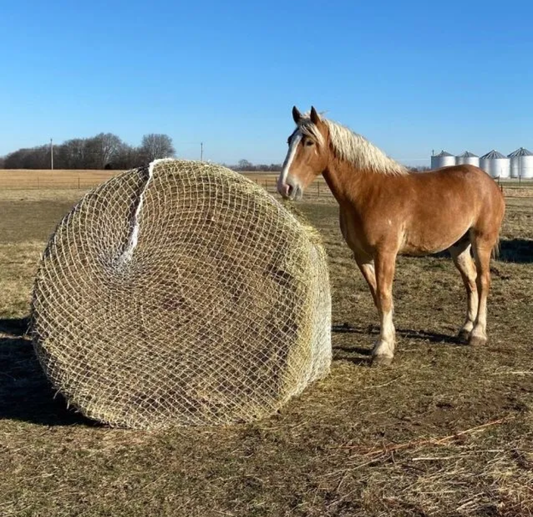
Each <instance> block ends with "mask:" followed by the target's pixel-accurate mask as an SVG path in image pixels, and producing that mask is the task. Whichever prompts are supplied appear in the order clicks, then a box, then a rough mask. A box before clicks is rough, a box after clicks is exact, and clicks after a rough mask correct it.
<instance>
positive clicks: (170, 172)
mask: <svg viewBox="0 0 533 517" xmlns="http://www.w3.org/2000/svg"><path fill="white" fill-rule="evenodd" d="M137 230H138V231H139V233H138V242H136V238H135V237H134V235H135V233H136V231H137ZM130 252H131V253H130ZM330 305H331V301H330V294H329V283H328V272H327V266H326V257H325V252H324V250H323V248H322V246H321V245H320V243H319V242H318V241H317V238H316V235H315V234H314V233H313V232H311V231H310V230H309V229H307V228H306V226H305V225H303V224H301V223H300V222H298V220H297V219H296V218H295V217H294V216H293V215H291V214H290V213H289V212H288V211H287V210H285V209H284V208H283V207H282V206H281V205H280V204H279V203H278V202H277V201H275V200H274V199H273V198H272V197H271V196H270V195H268V194H267V193H265V192H264V191H263V189H262V188H261V187H259V186H257V185H256V184H254V183H253V182H252V181H250V180H248V179H246V178H244V177H242V176H240V175H238V174H236V173H234V172H232V171H229V170H228V169H225V168H223V167H220V166H215V165H208V164H203V163H199V162H184V161H174V160H166V161H160V162H157V163H154V164H153V165H152V166H151V167H150V168H148V169H136V170H133V171H129V172H126V173H123V174H121V175H119V176H117V177H115V178H113V179H111V180H109V181H108V182H106V183H105V184H103V185H102V186H101V187H99V188H97V189H95V190H94V191H92V192H90V193H89V194H87V195H86V196H85V197H84V198H83V199H82V201H81V202H80V203H78V204H77V205H76V206H75V207H74V209H73V210H72V211H71V212H70V213H69V214H68V215H67V216H66V217H65V219H64V220H63V221H62V222H61V224H60V225H59V226H58V228H57V230H56V232H55V234H54V235H53V237H52V239H51V240H50V242H49V244H48V247H47V249H46V251H45V253H44V255H43V258H42V261H41V264H40V267H39V270H38V274H37V278H36V282H35V287H34V297H33V308H32V316H33V331H34V346H35V349H36V351H37V354H38V356H39V359H40V361H41V364H42V365H43V367H44V369H45V371H46V373H47V375H48V376H49V378H50V379H51V380H52V382H53V384H54V385H55V386H56V387H57V389H59V390H60V391H61V392H62V393H63V395H64V396H65V397H66V398H67V400H69V401H70V402H71V403H72V404H73V405H74V406H76V407H78V408H79V409H80V410H81V411H82V412H83V413H84V414H85V415H87V416H89V417H91V418H94V419H97V420H100V421H102V422H106V423H109V424H112V425H117V426H126V427H132V428H141V429H148V428H162V427H167V426H170V425H202V424H223V423H230V422H237V421H250V420H254V419H256V418H260V417H262V416H264V415H267V414H270V413H272V412H274V411H275V410H277V409H278V408H279V407H281V406H282V405H283V404H284V403H285V402H286V401H287V400H288V399H289V398H290V397H291V396H294V395H296V394H298V393H300V392H301V391H302V390H303V389H304V387H305V386H306V385H307V384H308V383H309V382H312V381H313V380H315V379H317V378H320V377H322V376H324V375H325V374H326V373H327V371H328V370H329V365H330V361H331V341H330V339H331V337H330V312H331V308H330Z"/></svg>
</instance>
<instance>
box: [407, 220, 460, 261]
mask: <svg viewBox="0 0 533 517" xmlns="http://www.w3.org/2000/svg"><path fill="white" fill-rule="evenodd" d="M467 232H468V227H467V226H465V227H461V228H457V229H455V230H452V231H450V230H446V231H443V232H439V231H438V230H434V231H430V230H428V229H425V230H422V231H419V232H416V233H415V232H406V234H405V236H404V239H403V242H402V245H401V246H400V250H399V252H400V254H401V255H414V256H423V255H431V254H432V253H439V252H441V251H444V250H446V249H448V248H449V247H450V246H453V245H454V244H455V243H456V242H457V241H459V240H461V238H462V237H464V235H465V234H466V233H467Z"/></svg>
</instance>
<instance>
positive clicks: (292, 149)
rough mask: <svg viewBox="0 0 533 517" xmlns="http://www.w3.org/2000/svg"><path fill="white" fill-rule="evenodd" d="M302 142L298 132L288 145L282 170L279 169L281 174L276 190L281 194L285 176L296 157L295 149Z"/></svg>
mask: <svg viewBox="0 0 533 517" xmlns="http://www.w3.org/2000/svg"><path fill="white" fill-rule="evenodd" d="M301 140H302V134H301V133H300V131H296V132H295V133H294V135H293V136H292V139H291V141H290V144H289V150H288V151H287V156H286V157H285V161H284V162H283V168H282V169H281V174H280V175H279V179H278V190H279V191H280V193H281V188H282V187H283V185H286V183H287V176H288V175H289V170H290V168H291V165H292V162H293V160H294V157H295V156H296V149H298V144H299V143H300V141H301Z"/></svg>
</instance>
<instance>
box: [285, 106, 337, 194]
mask: <svg viewBox="0 0 533 517" xmlns="http://www.w3.org/2000/svg"><path fill="white" fill-rule="evenodd" d="M292 118H293V119H294V122H295V123H296V129H295V130H294V132H293V133H292V135H291V136H290V137H289V139H288V141H287V143H288V144H289V150H288V151H287V156H286V157H285V161H284V162H283V168H282V170H281V174H280V175H279V178H278V192H279V193H280V194H281V195H282V196H283V197H284V198H289V199H300V198H301V197H302V195H303V192H304V190H305V189H306V187H307V186H308V185H309V184H310V183H311V182H312V181H313V180H314V179H315V178H316V177H317V176H318V175H319V174H321V173H322V172H324V170H325V169H326V167H327V163H328V162H327V160H328V147H327V137H328V129H327V126H326V123H325V122H324V121H323V120H322V119H321V118H320V115H319V114H318V113H317V112H316V110H315V108H313V107H312V108H311V112H310V114H309V115H308V116H307V115H302V114H301V113H300V112H299V111H298V108H296V106H294V108H292Z"/></svg>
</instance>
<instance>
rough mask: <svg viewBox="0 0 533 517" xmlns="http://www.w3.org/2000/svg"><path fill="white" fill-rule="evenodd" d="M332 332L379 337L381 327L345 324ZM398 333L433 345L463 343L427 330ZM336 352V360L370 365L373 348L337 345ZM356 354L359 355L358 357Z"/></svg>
mask: <svg viewBox="0 0 533 517" xmlns="http://www.w3.org/2000/svg"><path fill="white" fill-rule="evenodd" d="M331 331H332V333H334V334H359V335H365V336H368V335H370V336H378V335H379V327H377V326H374V325H369V326H366V327H363V326H352V325H348V324H347V323H344V324H343V325H333V326H332V327H331ZM396 333H397V334H399V335H400V336H402V337H404V338H406V339H422V340H425V341H429V342H431V343H439V344H443V343H445V344H447V345H451V346H462V345H463V343H461V341H460V340H459V339H458V338H457V337H454V336H449V335H447V334H441V333H439V332H427V331H425V330H412V329H401V328H400V329H398V328H397V329H396ZM333 350H334V359H344V360H347V361H350V362H352V363H354V364H361V365H364V364H370V360H371V355H372V349H371V348H362V347H358V346H344V345H335V346H334V347H333ZM354 354H358V355H359V356H363V357H357V356H354Z"/></svg>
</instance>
